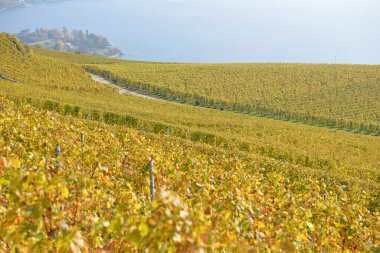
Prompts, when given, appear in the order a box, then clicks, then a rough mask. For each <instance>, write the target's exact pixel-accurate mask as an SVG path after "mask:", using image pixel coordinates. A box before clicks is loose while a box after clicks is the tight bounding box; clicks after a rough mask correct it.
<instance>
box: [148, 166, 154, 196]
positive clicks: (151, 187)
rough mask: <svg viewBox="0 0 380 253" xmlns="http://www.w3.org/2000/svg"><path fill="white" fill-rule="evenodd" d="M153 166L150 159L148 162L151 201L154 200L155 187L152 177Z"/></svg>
mask: <svg viewBox="0 0 380 253" xmlns="http://www.w3.org/2000/svg"><path fill="white" fill-rule="evenodd" d="M153 166H154V163H153V159H151V160H150V162H149V174H150V200H151V201H154V193H155V189H154V177H153Z"/></svg>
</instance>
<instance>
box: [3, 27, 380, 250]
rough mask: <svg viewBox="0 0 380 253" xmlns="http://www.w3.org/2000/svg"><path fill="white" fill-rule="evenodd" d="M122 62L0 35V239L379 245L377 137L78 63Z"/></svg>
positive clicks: (80, 246) (82, 245) (132, 245)
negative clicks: (160, 93)
mask: <svg viewBox="0 0 380 253" xmlns="http://www.w3.org/2000/svg"><path fill="white" fill-rule="evenodd" d="M52 58H54V59H52ZM118 62H119V60H110V59H106V58H99V57H90V56H84V55H79V54H67V53H59V52H50V51H46V50H42V49H31V48H29V47H27V46H24V45H21V44H20V43H19V42H18V41H17V40H16V39H14V37H9V35H5V34H1V35H0V74H3V75H5V76H7V77H10V78H12V79H15V80H17V81H18V82H17V83H13V82H9V81H7V80H2V79H0V252H53V251H54V252H262V251H265V252H269V251H272V252H280V251H283V252H295V251H301V252H302V251H303V252H315V251H323V252H337V251H340V252H368V251H369V252H371V251H372V252H376V251H378V250H379V249H380V230H379V227H380V195H379V192H380V171H379V168H380V142H379V137H378V136H369V135H361V134H353V133H349V132H344V131H338V130H334V129H329V128H321V127H317V126H310V125H302V124H298V123H292V122H287V121H280V120H275V119H268V118H260V117H254V116H250V115H245V114H236V113H232V112H228V111H222V110H212V109H208V108H202V107H194V106H190V105H184V104H177V103H171V102H165V101H154V100H148V99H144V98H139V97H134V96H130V95H119V94H118V93H117V92H116V91H115V89H113V88H111V87H107V86H105V85H102V84H100V83H96V82H93V81H91V78H90V76H89V74H87V73H86V72H85V71H84V70H83V65H82V64H89V63H91V64H101V65H96V66H101V68H106V67H107V66H108V67H110V68H112V67H116V66H118V65H119V64H120V63H118ZM122 64H123V65H124V64H136V65H139V66H140V65H143V64H147V63H139V62H134V63H133V62H128V63H127V62H124V61H123V63H122ZM87 66H88V65H87ZM91 66H95V65H91ZM195 66H197V65H195ZM354 67H357V68H359V67H358V66H353V68H354ZM363 71H364V72H366V71H367V67H365V70H363ZM142 73H143V72H142ZM366 73H367V72H366ZM367 74H368V73H367ZM363 75H364V74H363ZM164 76H165V75H164ZM194 78H195V76H194ZM363 78H364V77H363ZM368 80H371V78H368ZM342 87H343V84H342ZM344 87H347V86H344ZM301 88H302V87H300V88H299V89H301ZM320 89H321V90H322V87H320ZM342 89H343V88H342ZM353 90H355V89H354V88H353ZM295 93H296V92H295ZM263 94H264V93H263ZM263 99H264V98H263ZM347 102H349V101H347ZM368 103H370V102H368ZM363 119H364V118H363ZM57 146H59V147H60V150H61V152H57ZM151 159H153V161H154V180H155V190H156V195H155V196H156V197H155V200H154V201H151V195H150V175H149V166H148V164H149V161H150V160H151Z"/></svg>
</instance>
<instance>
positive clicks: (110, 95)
mask: <svg viewBox="0 0 380 253" xmlns="http://www.w3.org/2000/svg"><path fill="white" fill-rule="evenodd" d="M4 38H5V39H4V40H3V41H2V43H0V46H4V47H6V48H13V50H15V51H14V52H13V51H10V50H9V49H8V50H0V54H1V58H2V59H4V61H2V62H3V63H6V64H1V65H0V73H1V72H4V71H3V70H2V69H8V72H6V73H7V75H8V76H11V77H13V78H15V79H17V80H20V81H22V82H21V83H17V84H14V83H11V82H8V81H5V80H0V94H1V95H3V96H6V97H8V98H11V99H12V100H17V101H20V100H22V101H26V102H28V103H30V104H33V105H34V106H37V107H39V108H43V109H48V110H53V111H57V112H59V113H61V114H65V115H73V116H76V117H81V118H87V119H94V120H99V121H104V122H106V123H110V124H118V125H125V126H129V127H133V128H136V129H140V130H143V131H146V132H154V133H161V134H167V132H168V130H169V131H170V135H172V136H176V137H179V138H182V139H187V140H192V141H196V142H202V143H208V144H212V145H214V146H218V147H221V148H223V149H225V150H230V151H231V152H235V151H236V152H238V151H239V152H241V151H242V152H248V153H252V154H259V155H264V156H267V157H271V158H274V159H277V160H280V161H286V162H290V163H292V164H298V165H300V166H305V167H308V168H311V169H313V170H315V171H316V173H319V174H324V175H328V176H329V177H330V176H337V177H339V178H340V179H344V180H347V181H348V182H351V181H355V182H358V183H361V184H363V185H371V186H374V187H377V185H378V183H379V182H380V181H379V180H380V171H379V167H380V143H379V140H378V137H372V136H362V135H355V134H351V133H345V132H342V131H336V130H330V129H324V128H318V127H313V126H307V125H300V124H296V123H290V122H283V121H278V120H273V119H265V118H258V117H252V116H246V115H240V114H235V113H230V112H225V111H220V110H211V109H207V108H200V107H193V106H188V105H180V104H175V103H170V102H162V101H152V100H146V99H143V98H137V97H133V96H130V95H119V94H117V93H116V92H114V90H113V89H111V88H107V87H106V86H104V85H101V84H98V83H95V82H92V81H91V80H90V77H89V75H88V74H87V73H85V72H84V71H83V70H82V68H81V66H79V65H76V64H71V63H67V62H65V61H62V60H59V59H54V60H52V61H50V60H49V59H50V58H48V57H44V56H40V55H38V54H37V53H36V52H34V54H33V53H32V54H30V53H29V54H27V56H25V55H22V56H21V57H20V58H18V57H15V55H17V54H18V53H17V52H18V50H17V49H16V47H14V46H13V42H12V41H11V40H9V39H6V37H4ZM45 52H46V54H50V53H52V54H54V55H55V54H56V53H55V52H47V51H45ZM71 56H72V54H67V57H68V58H69V57H71ZM64 57H66V56H64V54H61V58H64ZM75 57H76V58H75V60H80V61H82V62H83V61H85V60H92V58H91V57H89V56H82V55H75ZM21 59H23V60H21ZM95 59H99V58H95ZM106 60H107V59H106ZM107 61H108V60H107ZM112 61H113V60H112ZM33 62H36V63H34V64H32V63H33ZM20 64H24V65H25V66H29V68H28V67H23V68H20V66H22V65H20ZM33 66H38V69H37V68H36V69H33ZM60 66H65V67H64V68H61V67H60ZM12 69H14V70H15V71H11V70H12ZM67 69H69V70H70V71H67ZM46 73H50V74H48V76H51V77H52V78H54V77H55V76H56V77H57V78H56V79H55V80H53V82H51V81H46V79H45V78H43V77H44V75H47V74H46ZM71 73H73V76H71ZM24 76H25V77H27V78H29V79H27V78H25V79H23V78H24ZM39 76H41V77H39ZM61 76H65V78H61ZM34 80H38V82H40V83H38V82H35V81H34ZM48 80H49V79H48ZM81 82H82V83H81ZM52 84H54V85H52ZM66 86H67V87H70V89H63V88H61V87H66ZM77 86H78V87H82V86H83V87H85V88H83V89H78V88H77Z"/></svg>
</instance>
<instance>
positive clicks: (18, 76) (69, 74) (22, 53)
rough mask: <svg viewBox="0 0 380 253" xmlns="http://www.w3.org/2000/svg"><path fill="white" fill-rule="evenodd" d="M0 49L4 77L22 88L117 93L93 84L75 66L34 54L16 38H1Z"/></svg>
mask: <svg viewBox="0 0 380 253" xmlns="http://www.w3.org/2000/svg"><path fill="white" fill-rule="evenodd" d="M0 49H1V51H0V56H1V58H0V63H1V64H0V74H2V75H5V76H7V77H10V78H12V79H15V80H17V81H18V82H20V83H21V84H29V85H33V86H34V87H36V86H39V87H41V88H45V89H47V88H50V89H51V88H54V89H57V90H66V91H74V90H75V91H95V92H103V93H106V92H112V91H113V89H111V88H109V87H106V86H104V85H100V84H98V83H96V82H93V81H91V80H90V79H89V78H88V75H87V74H86V73H85V72H84V71H83V70H81V69H80V68H78V67H76V66H74V65H73V64H71V63H67V62H64V61H58V60H55V59H51V58H47V57H44V56H41V55H38V54H34V53H33V50H32V49H31V48H30V47H28V46H24V45H22V44H21V43H20V42H19V41H18V40H17V39H16V37H15V36H10V35H8V34H0Z"/></svg>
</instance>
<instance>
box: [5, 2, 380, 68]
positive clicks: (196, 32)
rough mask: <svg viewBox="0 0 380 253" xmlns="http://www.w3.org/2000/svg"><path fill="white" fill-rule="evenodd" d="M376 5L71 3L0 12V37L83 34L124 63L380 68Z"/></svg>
mask: <svg viewBox="0 0 380 253" xmlns="http://www.w3.org/2000/svg"><path fill="white" fill-rule="evenodd" d="M379 11H380V1H378V0H135V1H131V0H76V1H66V2H60V3H53V4H46V5H38V6H34V7H30V8H25V9H16V10H10V11H6V12H3V13H0V31H2V32H10V33H16V32H19V31H20V30H22V29H25V28H29V29H33V30H34V29H35V28H37V27H43V28H61V27H62V26H67V27H68V28H69V29H74V28H77V29H82V30H85V29H88V30H89V31H90V32H93V33H95V34H99V35H104V36H106V37H107V38H108V39H109V41H110V42H111V43H112V44H113V45H114V46H117V47H119V48H121V49H122V50H123V51H124V52H125V53H126V58H129V59H136V60H149V61H172V62H173V61H174V62H312V63H334V62H337V63H363V64H380V29H379V26H380V15H379V14H378V13H379Z"/></svg>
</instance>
